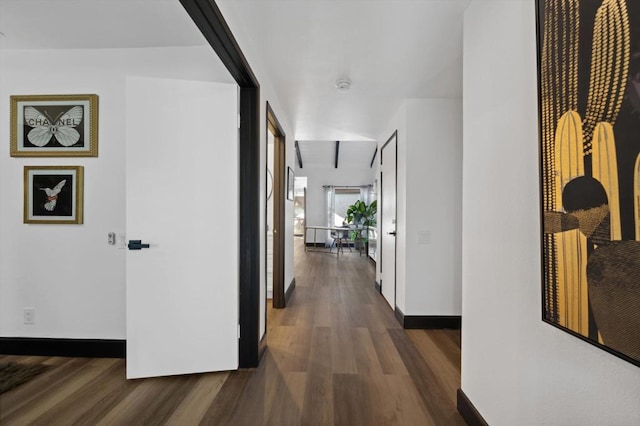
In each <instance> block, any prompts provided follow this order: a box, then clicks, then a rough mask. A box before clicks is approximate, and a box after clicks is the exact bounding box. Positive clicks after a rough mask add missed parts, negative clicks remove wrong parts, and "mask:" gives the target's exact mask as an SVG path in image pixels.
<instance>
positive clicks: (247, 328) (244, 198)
mask: <svg viewBox="0 0 640 426" xmlns="http://www.w3.org/2000/svg"><path fill="white" fill-rule="evenodd" d="M180 3H182V6H184V8H185V9H186V11H187V13H188V14H189V16H191V19H193V22H195V24H196V25H197V26H198V28H199V29H200V31H201V32H202V34H203V35H204V37H205V38H206V39H207V41H208V42H209V44H210V45H211V47H212V48H213V50H214V51H215V52H216V54H217V55H218V57H219V58H220V60H221V61H222V63H223V64H224V65H225V67H227V69H228V70H229V72H230V73H231V75H232V76H233V78H234V79H235V81H236V83H238V86H239V87H240V96H239V102H240V130H239V155H240V159H241V161H240V176H239V179H240V194H239V200H240V202H239V204H240V212H241V214H240V223H239V227H240V230H239V251H240V252H239V284H238V285H239V296H240V297H239V323H240V338H239V344H238V349H239V359H238V363H239V367H240V368H253V367H257V366H258V364H259V363H260V354H259V345H260V341H259V340H260V338H259V328H260V305H259V303H260V172H261V170H260V84H259V83H258V80H257V79H256V76H255V75H254V74H253V71H252V70H251V67H250V66H249V63H248V62H247V59H246V58H245V57H244V54H243V53H242V50H241V49H240V46H239V45H238V43H237V42H236V39H235V37H234V36H233V34H232V33H231V29H230V28H229V26H228V25H227V23H226V21H225V19H224V17H223V16H222V13H221V12H220V9H219V8H218V6H217V5H216V3H215V1H213V0H180ZM213 142H214V141H212V143H213Z"/></svg>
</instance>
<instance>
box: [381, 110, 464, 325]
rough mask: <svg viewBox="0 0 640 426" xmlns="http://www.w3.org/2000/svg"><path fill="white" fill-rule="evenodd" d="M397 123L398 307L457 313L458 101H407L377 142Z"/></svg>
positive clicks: (416, 311)
mask: <svg viewBox="0 0 640 426" xmlns="http://www.w3.org/2000/svg"><path fill="white" fill-rule="evenodd" d="M396 129H397V130H398V181H397V182H398V193H397V210H398V213H397V225H396V231H397V237H396V239H397V255H396V263H397V269H396V305H397V306H398V308H400V310H401V311H402V312H403V313H404V314H405V315H417V316H421V315H426V316H429V315H460V313H461V309H462V307H461V291H462V290H461V288H462V284H461V268H462V266H461V260H460V255H461V245H462V232H461V229H460V225H461V221H462V218H461V209H462V104H461V100H460V99H408V100H405V102H404V103H403V105H402V106H401V107H400V109H399V110H398V113H397V114H396V116H395V117H394V118H393V119H392V120H391V123H390V124H389V126H388V130H387V131H386V132H385V133H384V134H382V135H381V136H380V138H379V141H380V142H379V148H382V145H383V144H384V143H385V142H386V140H387V139H388V137H389V136H390V135H391V133H392V132H393V131H394V130H396ZM419 237H422V238H419ZM421 241H422V242H421Z"/></svg>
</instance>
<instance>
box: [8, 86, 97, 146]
mask: <svg viewBox="0 0 640 426" xmlns="http://www.w3.org/2000/svg"><path fill="white" fill-rule="evenodd" d="M11 156H12V157H97V156H98V95H24V96H11Z"/></svg>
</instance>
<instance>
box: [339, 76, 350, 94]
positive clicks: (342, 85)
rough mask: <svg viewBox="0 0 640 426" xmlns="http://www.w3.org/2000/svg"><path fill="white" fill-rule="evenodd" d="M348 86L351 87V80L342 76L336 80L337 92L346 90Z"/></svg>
mask: <svg viewBox="0 0 640 426" xmlns="http://www.w3.org/2000/svg"><path fill="white" fill-rule="evenodd" d="M350 88H351V82H350V81H349V80H347V79H344V78H343V79H340V80H338V81H336V89H338V92H340V93H344V92H348V91H349V89H350Z"/></svg>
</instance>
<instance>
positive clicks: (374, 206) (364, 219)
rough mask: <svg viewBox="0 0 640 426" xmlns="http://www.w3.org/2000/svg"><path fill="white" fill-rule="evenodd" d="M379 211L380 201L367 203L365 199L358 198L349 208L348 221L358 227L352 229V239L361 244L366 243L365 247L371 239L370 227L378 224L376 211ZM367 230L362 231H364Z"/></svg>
mask: <svg viewBox="0 0 640 426" xmlns="http://www.w3.org/2000/svg"><path fill="white" fill-rule="evenodd" d="M377 212H378V201H377V200H374V201H372V202H371V204H369V205H367V203H365V202H364V201H361V200H358V201H356V202H355V203H353V204H351V205H350V206H349V207H348V208H347V223H351V224H353V225H355V226H356V227H357V228H358V229H354V230H352V231H351V239H352V240H354V241H355V242H356V248H358V249H359V248H360V247H358V245H359V244H364V245H365V248H366V245H367V243H368V240H369V227H372V226H376V213H377ZM363 230H364V231H365V232H362V231H363Z"/></svg>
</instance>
